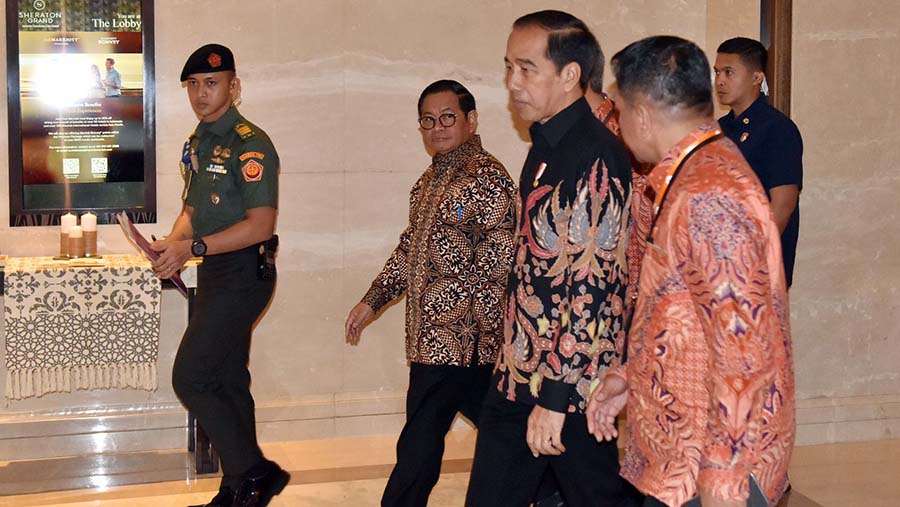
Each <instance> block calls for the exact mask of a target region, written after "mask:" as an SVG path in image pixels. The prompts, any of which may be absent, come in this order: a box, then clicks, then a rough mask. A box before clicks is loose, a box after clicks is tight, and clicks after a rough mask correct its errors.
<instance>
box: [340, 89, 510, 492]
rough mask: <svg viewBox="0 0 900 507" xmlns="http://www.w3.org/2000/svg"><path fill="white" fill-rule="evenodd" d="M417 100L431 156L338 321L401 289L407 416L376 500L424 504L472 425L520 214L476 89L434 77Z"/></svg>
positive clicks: (365, 318)
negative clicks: (397, 227)
mask: <svg viewBox="0 0 900 507" xmlns="http://www.w3.org/2000/svg"><path fill="white" fill-rule="evenodd" d="M418 110H419V127H420V132H421V134H422V139H423V140H424V142H425V147H426V149H427V150H428V152H429V154H430V155H432V157H433V158H432V164H431V165H430V166H429V167H428V168H427V169H426V170H425V172H424V173H423V174H422V176H421V177H420V178H419V180H418V181H417V182H416V183H415V185H414V186H413V188H412V191H411V192H410V206H409V225H408V226H407V228H406V230H404V231H403V233H402V234H401V235H400V242H399V244H398V245H397V247H396V248H395V249H394V251H393V253H392V254H391V256H390V257H389V258H388V260H387V262H386V263H385V265H384V269H383V270H382V271H381V273H380V274H379V275H378V277H377V278H375V281H373V282H372V285H371V287H370V288H369V291H368V292H367V293H366V295H365V296H364V297H363V299H362V301H361V302H360V303H359V304H357V305H356V306H355V307H354V308H353V309H352V310H351V311H350V315H349V316H348V317H347V322H346V325H345V331H346V340H347V342H348V343H350V344H353V345H356V344H357V343H359V340H360V335H361V332H362V329H363V327H365V325H366V324H367V323H368V322H369V321H371V320H372V318H373V317H374V315H375V313H376V312H378V311H379V310H380V309H381V308H383V307H384V306H385V305H386V304H387V303H389V302H391V301H393V300H394V299H396V298H398V297H400V296H401V295H402V294H403V293H406V295H407V298H406V358H407V360H408V361H409V363H410V371H409V389H408V391H407V396H406V425H405V426H404V427H403V431H402V433H401V434H400V438H399V440H398V441H397V464H396V465H395V467H394V470H393V472H392V473H391V477H390V479H389V480H388V483H387V487H386V488H385V491H384V495H383V497H382V499H381V505H382V506H386V507H387V506H389V507H394V506H423V507H424V506H425V505H426V504H427V503H428V496H429V494H430V493H431V490H432V488H433V487H434V485H435V484H436V483H437V481H438V477H439V475H440V471H441V459H442V457H443V454H444V437H445V436H446V434H447V431H449V429H450V426H451V424H452V422H453V419H454V417H455V416H456V413H457V412H461V413H462V414H463V415H464V416H465V417H466V418H468V419H469V420H470V421H472V422H473V423H475V424H477V423H478V420H479V417H480V414H481V404H482V401H483V399H484V396H485V393H486V392H487V390H488V384H489V382H490V378H491V370H492V368H493V364H494V362H495V360H496V359H497V351H498V349H499V347H500V342H501V340H502V336H503V330H502V322H503V319H502V314H501V300H502V297H503V291H504V289H505V287H506V278H507V274H508V272H509V267H510V265H511V256H512V246H513V236H514V229H515V219H516V204H515V203H516V201H515V199H516V197H515V196H516V186H515V184H514V183H513V180H512V178H510V176H509V174H508V173H507V172H506V169H505V168H504V167H503V165H502V164H501V163H500V162H499V161H498V160H497V159H496V158H494V157H493V156H492V155H491V154H490V153H488V152H487V151H486V150H485V149H484V148H483V147H482V146H481V138H480V137H479V136H478V135H477V134H476V133H475V131H476V129H477V127H478V112H477V111H476V110H475V98H474V97H473V96H472V94H471V93H469V91H468V90H467V89H466V88H465V87H464V86H463V85H461V84H460V83H458V82H456V81H451V80H441V81H436V82H434V83H432V84H430V85H428V87H426V88H425V90H424V91H423V92H422V94H421V96H420V97H419V104H418Z"/></svg>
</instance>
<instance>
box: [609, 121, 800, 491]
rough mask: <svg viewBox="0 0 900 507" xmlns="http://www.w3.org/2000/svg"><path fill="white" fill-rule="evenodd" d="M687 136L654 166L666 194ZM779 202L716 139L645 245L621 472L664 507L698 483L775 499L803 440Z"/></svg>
mask: <svg viewBox="0 0 900 507" xmlns="http://www.w3.org/2000/svg"><path fill="white" fill-rule="evenodd" d="M714 128H715V124H710V125H706V126H704V127H703V128H701V129H699V130H697V131H696V132H694V133H693V134H691V135H690V136H688V137H687V138H685V139H684V140H683V141H682V142H681V143H679V145H678V146H676V147H675V148H673V149H672V151H670V152H669V154H668V155H667V156H666V157H665V158H664V159H663V161H662V162H660V163H659V165H657V167H656V168H654V169H653V171H652V172H651V173H650V179H649V181H650V185H652V186H653V187H654V188H655V189H660V188H661V186H662V183H663V178H664V177H665V175H666V174H667V172H668V170H669V168H670V167H671V166H672V164H673V163H674V161H675V160H676V159H678V157H679V155H680V154H681V153H682V152H683V151H684V150H686V149H687V147H688V146H690V145H691V144H692V143H693V142H694V141H696V140H697V139H698V138H700V137H701V136H702V135H704V134H706V133H708V132H710V131H711V130H712V129H714ZM783 269H784V268H783V264H782V262H781V251H780V242H779V235H778V230H777V227H776V226H775V223H774V220H773V218H772V215H771V211H770V208H769V204H768V199H767V198H766V195H765V193H764V191H763V189H762V187H761V185H760V183H759V181H758V180H757V178H756V176H755V175H754V173H753V171H752V170H751V169H750V167H749V166H748V165H747V163H746V161H744V159H743V158H742V156H741V154H740V152H739V151H738V150H737V148H736V147H735V146H734V144H733V143H732V142H731V141H729V140H727V139H726V138H721V139H719V140H717V141H714V142H712V143H710V144H708V145H706V146H704V147H702V148H701V149H699V150H698V151H696V152H695V153H694V154H693V155H692V156H691V158H689V159H688V160H687V162H686V163H685V165H684V167H683V168H682V170H681V172H680V173H679V175H678V177H677V179H676V180H675V181H674V182H673V183H672V185H671V188H670V190H669V194H668V196H667V197H666V203H665V205H664V207H663V209H662V212H661V214H660V216H659V218H658V221H657V225H656V229H655V230H654V232H653V242H652V243H650V244H648V245H647V250H646V253H645V255H644V260H643V266H642V270H641V286H640V289H639V291H640V292H639V296H638V300H637V307H636V309H635V316H634V324H633V327H632V333H631V335H630V337H629V341H628V346H629V349H628V359H627V363H626V364H625V365H624V367H622V368H617V369H616V371H617V373H620V374H622V375H623V376H625V377H626V378H627V380H628V384H629V401H628V408H627V413H628V417H627V424H628V429H629V431H628V442H627V445H626V457H625V460H624V463H623V464H622V475H623V476H624V477H625V478H626V479H628V480H629V481H631V482H632V483H633V484H634V485H635V486H637V487H638V488H639V489H640V490H641V491H642V492H644V493H646V494H649V495H652V496H654V497H656V498H658V499H659V500H660V501H662V502H663V503H665V504H667V505H681V504H682V503H684V502H686V501H687V500H689V499H691V498H692V497H694V496H695V495H696V494H697V493H698V491H699V490H701V489H702V490H704V491H708V492H710V493H711V494H713V495H714V496H716V497H718V498H722V499H727V500H746V499H747V498H748V495H749V477H750V475H751V474H752V475H753V476H754V477H755V478H756V479H757V481H758V482H759V484H760V486H761V487H762V490H763V492H764V493H765V494H766V496H767V498H768V499H769V500H770V501H771V502H773V504H774V502H776V501H777V500H778V499H779V498H780V497H781V496H782V494H783V493H784V490H785V488H786V487H787V466H788V463H789V462H790V457H791V449H792V447H793V444H794V434H795V419H794V377H793V359H792V355H791V354H792V352H791V336H790V326H789V311H788V298H787V292H786V288H785V279H784V270H783Z"/></svg>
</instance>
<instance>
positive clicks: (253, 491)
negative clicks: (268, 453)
mask: <svg viewBox="0 0 900 507" xmlns="http://www.w3.org/2000/svg"><path fill="white" fill-rule="evenodd" d="M264 468H265V472H263V473H262V474H261V475H259V476H257V477H245V478H244V482H242V483H241V487H240V488H238V493H237V497H236V498H235V500H234V506H235V507H265V506H266V505H269V502H271V501H272V497H274V496H276V495H278V494H279V493H281V491H282V490H283V489H284V487H285V486H287V483H288V481H290V480H291V474H289V473H287V472H285V471H284V470H283V469H282V468H281V467H280V466H278V464H277V463H275V462H274V461H267V462H266V464H265V466H264Z"/></svg>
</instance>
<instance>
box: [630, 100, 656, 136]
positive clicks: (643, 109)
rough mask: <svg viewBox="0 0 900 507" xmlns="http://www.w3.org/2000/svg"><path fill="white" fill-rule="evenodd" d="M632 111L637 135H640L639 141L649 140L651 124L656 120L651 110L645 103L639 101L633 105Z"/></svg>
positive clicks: (651, 129)
mask: <svg viewBox="0 0 900 507" xmlns="http://www.w3.org/2000/svg"><path fill="white" fill-rule="evenodd" d="M634 111H635V116H636V118H637V125H638V135H640V137H641V139H644V140H647V139H650V134H651V133H652V132H653V123H654V121H655V119H656V118H655V116H654V114H653V110H652V109H651V108H650V107H649V106H648V105H647V103H646V102H645V101H643V100H641V101H638V102H637V103H636V104H635V105H634Z"/></svg>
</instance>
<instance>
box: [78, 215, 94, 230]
mask: <svg viewBox="0 0 900 507" xmlns="http://www.w3.org/2000/svg"><path fill="white" fill-rule="evenodd" d="M81 229H82V230H84V232H92V231H96V230H97V215H95V214H93V213H91V212H87V213H85V214H84V215H81Z"/></svg>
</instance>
